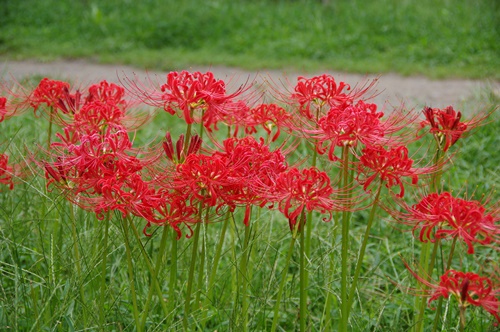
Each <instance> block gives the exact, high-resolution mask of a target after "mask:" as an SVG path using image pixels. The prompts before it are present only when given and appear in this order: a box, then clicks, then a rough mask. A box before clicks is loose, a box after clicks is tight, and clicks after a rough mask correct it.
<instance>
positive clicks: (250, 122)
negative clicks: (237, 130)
mask: <svg viewBox="0 0 500 332" xmlns="http://www.w3.org/2000/svg"><path fill="white" fill-rule="evenodd" d="M248 113H249V114H248V115H247V117H245V119H244V124H245V133H247V134H249V135H250V134H254V133H256V132H257V130H256V129H255V127H256V126H262V128H264V130H265V131H266V132H267V134H268V135H271V133H272V130H273V127H276V133H275V134H274V135H273V137H272V138H271V142H274V141H275V140H276V139H278V137H279V135H280V128H281V127H283V125H284V124H286V122H287V121H288V120H289V119H290V118H291V115H290V114H288V113H287V111H286V110H285V109H284V108H283V107H280V106H278V105H276V104H260V105H258V106H256V107H253V108H251V109H250V110H249V112H248Z"/></svg>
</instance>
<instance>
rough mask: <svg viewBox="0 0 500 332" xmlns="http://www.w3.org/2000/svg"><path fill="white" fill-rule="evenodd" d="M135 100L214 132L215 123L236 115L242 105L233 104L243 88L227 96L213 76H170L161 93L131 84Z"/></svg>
mask: <svg viewBox="0 0 500 332" xmlns="http://www.w3.org/2000/svg"><path fill="white" fill-rule="evenodd" d="M131 84H132V85H133V86H134V88H133V89H134V90H136V94H137V97H138V98H139V99H141V100H143V101H144V102H145V103H146V104H149V105H152V106H155V107H161V108H163V109H164V110H165V111H167V112H169V113H170V114H172V115H175V114H178V115H179V116H180V117H181V118H183V119H184V120H185V121H186V123H187V124H193V123H203V125H204V127H205V128H206V129H207V130H209V131H210V130H212V128H213V129H217V122H218V121H219V120H220V119H221V118H223V117H224V115H225V114H226V113H228V112H229V113H230V112H234V111H237V110H238V109H239V108H240V107H241V103H239V102H236V101H235V98H236V97H237V96H239V95H240V94H241V93H242V92H243V91H245V89H244V88H240V89H238V90H237V91H235V92H234V93H230V94H228V93H227V91H226V84H225V82H224V81H223V80H219V79H216V78H215V77H214V75H213V73H212V72H206V73H201V72H194V73H191V72H188V71H182V72H170V73H169V74H168V75H167V82H166V83H165V84H163V85H161V87H160V91H157V90H154V91H152V92H151V91H148V89H147V88H143V87H139V86H138V84H137V83H133V82H131Z"/></svg>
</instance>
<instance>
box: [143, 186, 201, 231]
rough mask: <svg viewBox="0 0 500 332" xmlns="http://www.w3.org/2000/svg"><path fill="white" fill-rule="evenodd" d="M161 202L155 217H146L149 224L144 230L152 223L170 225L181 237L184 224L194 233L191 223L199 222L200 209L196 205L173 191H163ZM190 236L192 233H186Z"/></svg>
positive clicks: (156, 208)
mask: <svg viewBox="0 0 500 332" xmlns="http://www.w3.org/2000/svg"><path fill="white" fill-rule="evenodd" d="M161 199H162V202H161V204H158V205H156V206H155V215H154V217H153V218H146V220H147V222H148V224H147V225H146V227H145V228H144V230H143V233H144V234H146V235H149V234H147V233H146V230H147V228H148V227H150V226H151V224H156V225H158V226H166V225H168V226H170V227H172V228H173V229H174V230H175V232H176V233H177V239H180V238H181V235H182V232H181V229H180V228H179V225H181V224H184V225H186V226H187V227H188V229H189V230H190V232H191V234H192V229H191V227H190V225H191V224H194V223H197V222H199V221H200V220H199V219H198V216H197V214H198V210H197V209H196V207H194V206H190V205H188V204H187V203H186V200H185V198H184V197H182V196H179V195H176V193H171V192H167V191H164V192H162V193H161ZM186 236H187V237H190V235H186Z"/></svg>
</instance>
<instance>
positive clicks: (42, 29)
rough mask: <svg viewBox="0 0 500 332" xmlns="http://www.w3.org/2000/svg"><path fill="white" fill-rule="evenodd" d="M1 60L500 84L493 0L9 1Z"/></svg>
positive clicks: (0, 27)
mask: <svg viewBox="0 0 500 332" xmlns="http://www.w3.org/2000/svg"><path fill="white" fill-rule="evenodd" d="M4 3H5V5H3V6H2V9H0V15H1V17H2V20H1V21H0V55H1V56H2V57H3V58H7V59H28V58H37V59H41V60H43V61H51V60H55V59H60V58H66V59H68V58H69V59H74V58H87V59H91V60H93V61H98V62H105V63H124V64H131V65H135V66H139V67H143V68H148V69H163V70H172V69H178V68H183V67H186V66H189V65H226V66H236V67H242V68H246V69H263V68H268V69H269V68H284V69H296V70H320V69H321V70H325V69H332V70H339V71H349V72H360V73H384V72H398V73H401V74H403V75H415V74H423V75H426V76H429V77H434V78H441V77H467V78H485V77H487V78H492V79H499V78H500V71H499V69H498V68H500V56H499V54H500V46H499V43H498V40H499V33H500V31H499V26H498V20H499V19H500V18H499V13H500V10H499V7H498V6H499V5H498V1H495V0H486V1H468V0H458V1H439V2H435V1H431V0H424V1H410V0H406V1H396V0H377V1H369V2H366V1H362V0H352V1H345V0H342V1H341V0H339V1H337V0H335V1H328V4H326V5H325V4H322V1H299V0H297V1H280V0H275V1H271V0H267V1H264V0H259V1H243V0H240V1H229V0H210V1H196V0H188V1H182V2H179V1H173V0H148V1H141V2H134V1H126V0H112V1H100V2H99V1H86V0H80V1H56V0H46V1H35V0H25V1H14V0H5V1H4Z"/></svg>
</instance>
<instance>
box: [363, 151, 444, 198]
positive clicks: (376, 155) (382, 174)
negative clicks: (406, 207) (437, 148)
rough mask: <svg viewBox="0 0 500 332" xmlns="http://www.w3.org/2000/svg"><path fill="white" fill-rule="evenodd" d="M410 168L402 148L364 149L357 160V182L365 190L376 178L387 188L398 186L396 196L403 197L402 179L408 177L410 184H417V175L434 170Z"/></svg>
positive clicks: (410, 165) (411, 164)
mask: <svg viewBox="0 0 500 332" xmlns="http://www.w3.org/2000/svg"><path fill="white" fill-rule="evenodd" d="M412 166H413V159H411V158H409V156H408V149H407V148H406V147H404V146H399V147H395V148H392V149H389V150H386V149H384V148H383V147H378V148H370V147H366V148H364V149H363V154H362V155H361V157H360V158H359V162H358V167H357V168H358V173H359V174H358V176H357V180H358V181H359V182H360V183H361V184H363V189H364V190H367V189H368V186H369V185H370V184H371V183H372V182H373V181H374V180H375V179H376V178H380V180H381V181H383V182H385V186H386V187H387V188H391V187H393V186H396V185H397V186H399V189H400V191H399V194H397V196H398V197H403V196H404V194H405V189H404V184H403V181H402V180H401V178H402V177H409V178H411V182H412V184H417V182H418V176H419V175H422V174H428V173H430V172H432V171H433V170H434V169H433V168H432V167H425V168H415V167H412Z"/></svg>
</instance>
